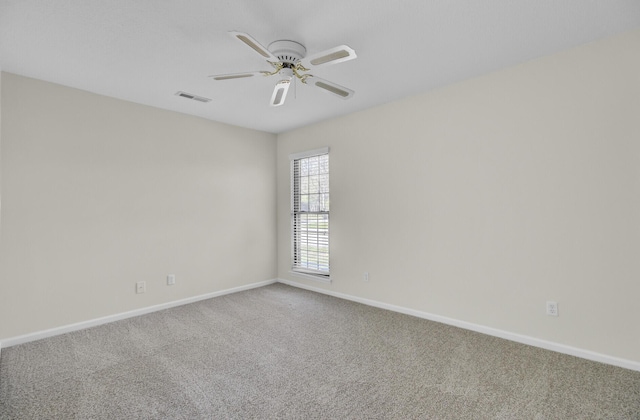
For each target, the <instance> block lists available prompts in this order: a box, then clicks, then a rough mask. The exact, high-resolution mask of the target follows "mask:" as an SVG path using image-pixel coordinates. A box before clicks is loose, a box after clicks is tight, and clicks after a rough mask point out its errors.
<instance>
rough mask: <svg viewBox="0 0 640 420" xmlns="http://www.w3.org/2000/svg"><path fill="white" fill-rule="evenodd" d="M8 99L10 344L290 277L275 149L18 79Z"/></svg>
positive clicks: (218, 127)
mask: <svg viewBox="0 0 640 420" xmlns="http://www.w3.org/2000/svg"><path fill="white" fill-rule="evenodd" d="M1 98H2V121H3V125H2V145H1V148H2V155H1V168H2V179H1V182H2V183H1V192H2V199H3V200H2V201H3V205H2V234H1V237H0V258H1V263H0V340H1V339H3V338H8V337H15V336H19V335H22V334H27V333H31V332H34V331H41V330H45V329H47V328H52V327H59V326H63V325H67V324H71V323H75V322H80V321H86V320H90V319H93V318H97V317H101V316H106V315H113V314H117V313H120V312H124V311H128V310H133V309H139V308H144V307H148V306H151V305H154V304H160V303H164V302H170V301H175V300H178V299H182V298H187V297H193V296H197V295H201V294H205V293H209V292H215V291H220V290H224V289H228V288H232V287H238V286H242V285H246V284H250V283H254V282H259V281H264V280H269V279H272V278H274V277H275V276H276V249H275V247H276V246H275V245H276V228H275V225H276V222H275V194H276V184H275V182H276V175H275V160H276V156H275V153H276V137H275V135H272V134H267V133H262V132H257V131H251V130H247V129H242V128H237V127H231V126H228V125H224V124H218V123H215V122H212V121H208V120H204V119H200V118H195V117H190V116H186V115H182V114H177V113H173V112H168V111H163V110H159V109H154V108H150V107H146V106H141V105H137V104H133V103H129V102H124V101H120V100H116V99H111V98H107V97H103V96H98V95H94V94H91V93H87V92H83V91H79V90H75V89H70V88H66V87H62V86H59V85H54V84H50V83H46V82H42V81H37V80H33V79H28V78H24V77H20V76H16V75H13V74H7V73H2V96H1ZM176 100H183V99H181V98H176ZM202 106H206V105H204V104H203V105H202ZM167 274H175V275H176V276H177V284H176V285H175V286H166V275H167ZM137 281H146V283H147V292H146V293H145V294H139V295H137V294H135V293H134V283H135V282H137Z"/></svg>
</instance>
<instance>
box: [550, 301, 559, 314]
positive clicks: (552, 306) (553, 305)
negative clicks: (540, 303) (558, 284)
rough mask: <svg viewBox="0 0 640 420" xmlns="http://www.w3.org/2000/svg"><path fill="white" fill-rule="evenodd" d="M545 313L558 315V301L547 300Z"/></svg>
mask: <svg viewBox="0 0 640 420" xmlns="http://www.w3.org/2000/svg"><path fill="white" fill-rule="evenodd" d="M547 315H549V316H558V302H554V301H552V300H548V301H547Z"/></svg>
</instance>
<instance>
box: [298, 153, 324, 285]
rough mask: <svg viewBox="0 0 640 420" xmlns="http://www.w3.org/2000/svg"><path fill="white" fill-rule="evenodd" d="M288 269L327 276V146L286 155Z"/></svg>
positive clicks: (322, 276)
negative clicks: (288, 170) (288, 164)
mask: <svg viewBox="0 0 640 420" xmlns="http://www.w3.org/2000/svg"><path fill="white" fill-rule="evenodd" d="M290 159H291V187H292V188H291V226H292V229H291V231H292V235H291V236H292V238H291V239H292V246H291V249H292V270H293V271H295V272H299V273H306V274H312V275H315V276H319V277H321V278H324V279H327V280H328V278H329V148H324V149H318V150H312V151H309V152H304V153H298V154H295V155H291V156H290Z"/></svg>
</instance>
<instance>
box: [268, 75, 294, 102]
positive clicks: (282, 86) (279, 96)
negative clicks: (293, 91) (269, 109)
mask: <svg viewBox="0 0 640 420" xmlns="http://www.w3.org/2000/svg"><path fill="white" fill-rule="evenodd" d="M290 85H291V80H289V79H284V80H280V81H279V82H278V83H276V87H275V88H274V89H273V94H272V95H271V106H280V105H284V100H285V99H287V92H288V91H289V86H290Z"/></svg>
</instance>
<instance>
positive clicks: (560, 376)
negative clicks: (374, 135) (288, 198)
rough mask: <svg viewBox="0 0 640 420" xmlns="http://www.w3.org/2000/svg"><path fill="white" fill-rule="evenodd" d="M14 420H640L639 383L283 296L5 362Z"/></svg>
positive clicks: (128, 327) (371, 313) (7, 406)
mask: <svg viewBox="0 0 640 420" xmlns="http://www.w3.org/2000/svg"><path fill="white" fill-rule="evenodd" d="M0 413H1V414H0V418H2V419H249V418H260V419H262V418H264V419H267V418H268V419H273V418H295V419H329V418H353V419H376V418H387V419H418V418H419V419H430V418H433V419H600V418H607V419H640V372H634V371H630V370H626V369H622V368H617V367H613V366H608V365H604V364H600V363H595V362H590V361H587V360H582V359H578V358H575V357H571V356H566V355H562V354H558V353H554V352H550V351H546V350H541V349H538V348H534V347H529V346H526V345H522V344H517V343H513V342H510V341H506V340H502V339H499V338H495V337H489V336H485V335H482V334H478V333H474V332H470V331H465V330H462V329H459V328H455V327H450V326H446V325H442V324H438V323H435V322H430V321H426V320H422V319H418V318H414V317H410V316H406V315H401V314H397V313H393V312H388V311H385V310H381V309H376V308H371V307H368V306H364V305H360V304H357V303H353V302H348V301H344V300H340V299H336V298H332V297H328V296H324V295H320V294H316V293H312V292H307V291H304V290H299V289H296V288H292V287H289V286H285V285H281V284H274V285H271V286H267V287H263V288H259V289H254V290H250V291H246V292H241V293H236V294H233V295H227V296H223V297H218V298H214V299H210V300H206V301H201V302H198V303H194V304H190V305H186V306H182V307H178V308H173V309H169V310H166V311H162V312H156V313H153V314H149V315H144V316H141V317H137V318H132V319H128V320H124V321H119V322H115V323H112V324H108V325H103V326H99V327H95V328H91V329H87V330H83V331H77V332H73V333H69V334H65V335H62V336H57V337H53V338H48V339H44V340H40V341H37V342H32V343H27V344H23V345H20V346H15V347H10V348H6V349H3V350H2V357H1V359H0Z"/></svg>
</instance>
